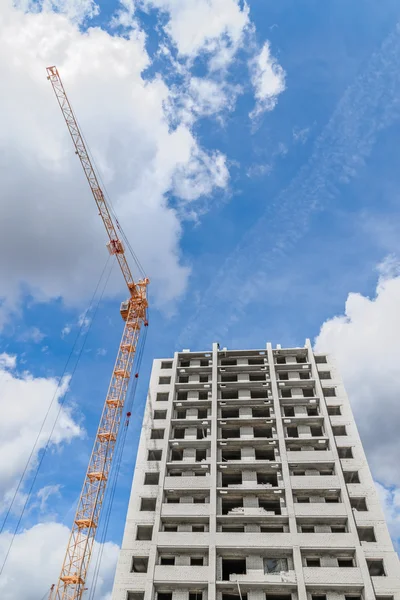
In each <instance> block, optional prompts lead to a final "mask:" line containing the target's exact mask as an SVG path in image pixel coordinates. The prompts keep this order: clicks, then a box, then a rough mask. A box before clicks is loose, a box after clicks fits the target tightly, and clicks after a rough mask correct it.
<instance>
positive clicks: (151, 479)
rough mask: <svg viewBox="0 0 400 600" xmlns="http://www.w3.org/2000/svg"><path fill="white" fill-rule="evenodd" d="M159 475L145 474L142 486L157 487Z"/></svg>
mask: <svg viewBox="0 0 400 600" xmlns="http://www.w3.org/2000/svg"><path fill="white" fill-rule="evenodd" d="M159 479H160V473H145V475H144V485H158V481H159Z"/></svg>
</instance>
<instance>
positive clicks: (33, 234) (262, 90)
mask: <svg viewBox="0 0 400 600" xmlns="http://www.w3.org/2000/svg"><path fill="white" fill-rule="evenodd" d="M2 5H4V6H3V8H4V14H5V15H6V17H5V19H4V22H3V24H2V25H1V26H0V27H1V28H2V29H3V32H2V33H3V36H2V38H3V41H2V42H1V45H2V48H1V49H2V55H3V56H5V57H12V60H11V61H10V60H8V59H5V60H4V61H3V64H2V65H0V74H1V76H2V80H3V82H5V89H6V90H7V93H6V94H5V95H4V97H3V98H2V99H1V100H0V108H1V115H2V119H3V127H2V134H1V135H0V144H1V150H2V152H1V155H2V161H1V162H0V169H1V171H2V179H3V182H4V188H3V193H4V197H3V203H4V218H3V219H2V223H1V224H0V230H1V235H0V240H2V241H0V251H1V256H2V257H3V258H2V260H1V261H0V274H1V276H2V281H3V286H2V291H0V297H1V302H0V323H1V326H2V330H1V338H0V339H1V346H0V372H1V373H0V399H1V398H2V406H3V412H4V414H5V415H6V416H5V419H4V422H3V427H4V431H5V434H7V435H5V436H3V439H4V437H5V442H4V446H3V448H2V452H3V453H4V456H5V458H6V461H5V463H7V465H8V467H9V468H5V469H4V472H3V473H2V472H1V469H0V490H1V491H2V505H0V509H1V507H2V508H3V509H4V511H6V510H7V507H8V506H9V503H10V497H12V494H13V490H14V489H15V486H16V483H17V482H18V480H19V477H20V475H21V473H22V470H23V468H24V465H25V464H26V460H27V458H28V456H29V453H30V450H31V448H32V444H33V441H34V440H35V437H36V435H37V432H38V431H39V428H40V424H41V421H42V419H43V415H44V414H45V411H46V409H47V406H48V404H49V402H50V399H51V397H52V395H53V393H54V392H55V390H56V388H57V382H58V378H60V377H61V376H62V374H63V372H64V369H65V367H66V362H67V360H68V357H69V355H70V353H71V350H73V352H72V356H71V359H70V362H69V363H67V367H66V374H67V376H71V374H73V376H72V378H71V379H70V380H69V383H68V385H67V384H65V386H66V388H67V387H68V391H67V393H66V395H65V396H62V397H61V396H60V397H57V398H56V400H55V404H54V406H53V409H52V412H51V414H50V417H49V419H48V421H47V422H46V425H45V428H44V434H43V437H42V438H41V440H40V443H39V447H38V448H39V450H38V451H36V450H35V452H34V456H33V459H32V461H31V463H30V468H29V469H28V472H27V475H26V478H25V479H24V483H23V485H22V488H21V489H20V493H19V495H18V497H17V501H16V503H15V505H14V507H13V510H12V512H11V515H10V518H9V520H8V521H7V525H6V530H8V532H12V531H14V528H15V525H16V523H17V520H18V518H19V515H20V513H21V507H22V505H23V504H24V502H25V496H24V494H26V493H27V492H28V490H29V488H30V485H31V482H32V477H33V474H34V472H35V465H36V464H37V461H38V460H40V458H41V457H42V455H43V447H44V445H45V440H46V439H47V437H48V435H49V433H50V430H51V427H52V424H53V423H54V421H55V418H56V413H57V409H58V406H59V402H60V401H63V402H64V404H63V407H62V409H61V413H60V414H61V417H60V419H59V420H58V421H57V423H56V427H55V432H54V435H53V438H52V443H51V445H50V448H49V450H48V452H47V453H46V455H45V456H44V459H43V463H42V465H41V468H40V470H39V473H38V477H37V480H36V482H35V484H34V487H33V491H32V494H31V496H30V499H29V504H28V510H26V511H25V512H24V514H23V517H22V521H21V524H20V528H19V536H17V542H16V543H15V544H14V547H13V548H12V552H11V554H10V558H9V560H8V563H7V569H8V571H6V575H7V579H6V580H4V579H3V584H2V583H1V581H0V590H1V591H2V597H4V598H5V599H6V600H17V598H19V597H20V596H19V595H18V594H22V593H23V594H25V597H26V598H28V594H29V593H32V594H33V595H32V600H33V598H36V597H37V596H38V595H39V597H40V594H43V593H44V592H45V590H46V585H47V583H46V578H45V577H39V576H38V577H37V579H35V582H34V586H33V587H32V590H27V589H25V588H24V587H21V588H20V589H18V586H17V587H15V586H16V579H15V573H16V571H15V569H16V565H17V564H18V560H21V556H22V554H21V553H22V550H21V548H23V547H28V541H29V540H31V542H32V543H34V540H35V535H37V536H40V537H41V538H43V539H44V540H47V541H46V543H44V546H43V548H44V549H43V555H44V554H45V553H47V554H48V552H49V551H51V553H52V555H54V564H53V565H51V567H49V570H50V571H51V573H53V572H54V575H52V576H53V578H54V577H56V575H57V569H58V564H59V563H60V560H61V558H60V557H61V555H62V551H63V547H64V545H65V535H66V533H67V527H69V526H70V523H71V520H72V516H73V506H74V502H76V499H77V495H78V494H79V491H80V486H81V482H82V477H83V473H84V470H85V466H86V464H87V461H88V457H89V453H90V449H91V441H92V439H93V435H94V432H95V430H96V427H97V423H98V419H99V415H100V410H101V406H102V403H103V399H104V395H105V392H106V389H107V384H108V381H109V376H110V373H111V370H112V365H113V362H114V358H115V354H116V350H117V347H118V343H119V338H120V335H121V332H122V321H121V319H120V317H119V303H120V301H121V300H122V299H124V296H125V291H124V287H123V283H122V278H121V277H120V274H119V272H118V269H117V268H116V267H115V266H114V267H113V266H112V262H108V263H106V260H107V252H106V249H105V247H104V243H105V235H104V233H103V232H102V229H101V223H99V221H98V217H97V215H96V210H95V206H94V204H93V201H92V198H91V197H90V193H89V190H88V188H87V184H86V181H85V180H84V178H83V175H82V174H81V172H80V166H79V164H77V161H76V160H75V157H74V154H73V150H72V147H71V142H70V140H69V139H68V136H67V132H66V130H65V125H64V123H63V121H62V117H61V114H60V113H59V111H58V108H57V106H56V100H55V98H54V97H53V95H52V90H51V87H50V86H49V84H48V83H47V82H46V77H45V71H44V69H45V67H46V66H48V65H49V64H50V63H51V64H53V63H57V66H58V67H59V69H60V73H61V75H62V76H63V79H64V83H65V86H66V88H67V90H68V92H69V93H70V97H71V100H72V103H73V105H74V107H75V109H76V112H77V114H78V118H79V121H80V124H81V126H82V128H83V130H84V133H85V135H86V138H87V140H88V143H89V145H90V148H91V151H92V152H93V155H94V157H95V160H96V164H97V165H98V167H99V170H100V172H101V175H102V177H103V179H104V181H105V184H106V187H107V190H108V192H109V195H110V197H111V199H112V201H113V204H114V206H115V208H116V211H117V213H118V215H119V218H120V221H121V224H122V225H123V227H124V229H125V231H126V233H127V234H128V236H129V239H130V242H131V244H132V246H133V247H134V248H135V251H136V252H137V254H138V255H139V257H140V259H141V262H142V263H143V265H144V267H145V269H146V272H147V274H148V275H149V277H150V278H151V280H152V285H151V288H150V297H151V301H152V306H151V311H150V327H149V331H148V337H147V344H146V349H145V354H144V358H143V363H142V367H141V373H140V380H139V387H138V391H137V394H136V398H135V405H134V410H133V416H134V419H132V423H131V425H130V431H129V433H128V438H127V443H126V447H125V452H124V456H123V463H122V467H121V473H120V476H119V480H118V487H117V493H116V497H115V501H114V510H113V513H112V516H111V519H110V524H109V528H108V534H107V541H108V542H109V544H108V546H107V548H106V551H105V555H106V556H107V557H108V558H109V560H108V561H106V562H108V563H109V566H108V570H107V569H106V568H105V567H104V570H103V576H102V577H103V581H101V582H100V583H99V590H98V592H99V594H100V595H101V596H100V597H101V599H102V600H103V599H106V598H107V597H108V596H107V594H108V593H109V590H110V585H111V581H112V575H113V572H112V571H113V565H114V564H115V558H116V556H117V550H118V549H117V545H118V544H119V543H120V540H121V536H122V530H123V523H124V518H125V511H126V506H127V502H128V496H129V489H130V483H131V477H132V472H133V467H134V460H135V453H136V445H137V441H138V434H139V431H140V424H141V417H142V411H143V406H144V401H145V394H146V388H147V382H148V378H149V373H150V369H151V361H152V359H153V358H154V357H162V356H172V354H173V352H174V351H176V350H179V349H182V348H183V347H188V348H191V349H206V348H209V347H210V345H211V343H212V341H215V340H216V341H219V342H220V343H221V344H223V345H224V346H228V347H259V346H263V345H264V344H265V342H266V341H267V340H268V341H272V342H273V343H281V344H282V345H296V346H298V345H302V344H303V343H304V339H305V338H306V337H309V338H312V339H313V340H314V339H316V344H317V347H318V348H319V349H322V350H327V351H333V352H334V353H335V355H336V356H337V359H338V361H339V364H340V366H341V369H342V372H343V376H344V379H345V384H346V386H347V388H348V391H349V394H350V396H351V399H352V401H353V407H354V410H355V413H356V416H357V418H358V419H359V420H358V422H359V427H360V432H361V435H362V438H363V440H364V442H365V446H366V449H367V453H368V456H369V458H370V461H371V464H372V466H373V472H374V476H375V479H376V481H377V482H378V485H379V490H380V493H381V495H382V500H383V502H384V505H385V509H386V513H387V517H388V520H389V524H390V527H391V533H392V536H393V539H394V540H395V542H396V540H397V542H398V540H399V539H400V487H399V486H400V474H399V472H398V469H397V465H396V461H395V460H394V459H389V460H387V461H386V465H385V467H382V460H381V459H382V457H384V456H395V455H396V452H397V451H398V444H399V442H398V441H397V429H396V427H397V425H398V424H397V422H396V418H395V406H396V399H397V384H396V368H397V356H398V350H397V339H398V337H399V336H398V334H399V332H400V321H399V318H398V317H397V309H396V306H397V305H398V300H399V299H400V298H399V297H400V278H399V268H398V259H397V257H398V255H399V252H400V249H399V248H398V246H399V242H398V239H400V238H399V235H398V233H399V231H398V229H399V227H398V225H397V222H398V216H399V214H398V213H399V207H398V189H399V184H400V171H399V169H398V152H397V145H398V144H397V142H398V137H399V135H398V134H399V130H400V104H399V101H398V98H399V97H400V75H399V71H398V60H399V55H400V29H399V25H398V23H399V19H400V8H399V6H398V2H396V1H394V0H393V1H392V0H386V1H385V3H384V4H383V5H382V3H381V4H378V3H376V2H373V1H372V0H368V1H366V0H363V1H361V0H352V2H351V3H349V2H348V1H344V0H334V1H332V2H325V3H321V2H318V1H316V0H298V1H297V2H296V3H295V5H294V4H293V2H288V1H285V0H283V1H281V2H279V3H276V2H272V1H270V0H262V1H261V0H248V2H247V3H244V2H240V1H239V0H212V1H210V2H206V0H197V1H196V0H185V5H183V4H182V3H180V2H178V1H177V0H141V1H140V2H139V1H138V2H134V1H133V0H129V1H127V2H124V3H121V4H119V3H114V2H100V3H99V4H94V2H92V1H91V0H81V1H79V2H78V1H77V0H68V1H66V0H65V1H63V2H62V1H59V0H53V1H48V2H40V3H39V2H32V3H17V4H16V5H13V4H11V3H10V2H9V1H8V0H3V1H2ZM183 6H184V8H183ZM105 265H106V266H105ZM103 269H105V275H104V276H103V278H102V279H101V283H100V289H102V288H103V285H104V293H103V295H102V297H101V299H100V292H98V293H97V294H96V295H95V301H94V306H95V307H97V306H98V308H97V309H96V310H94V309H93V308H92V309H91V310H89V312H87V313H86V311H87V309H88V306H89V305H90V299H91V297H92V295H93V293H94V290H95V287H96V285H97V283H98V282H99V277H100V274H101V273H102V271H103ZM94 312H95V313H96V314H95V315H94ZM335 315H339V317H337V318H335ZM85 318H86V319H87V323H86V322H83V321H84V319H85ZM82 323H83V325H82ZM377 324H379V326H377ZM81 325H82V327H81ZM80 327H81V329H80ZM74 343H75V344H76V345H75V346H74ZM374 348H376V349H378V350H377V352H380V354H379V356H378V357H377V355H376V353H374V352H375V351H374ZM2 353H3V354H2ZM78 355H79V361H78V360H77V359H78ZM372 363H373V364H375V363H376V364H377V365H380V364H382V365H384V368H385V369H386V372H387V378H386V382H385V384H384V385H382V380H381V379H382V378H381V372H380V371H379V369H378V368H377V367H376V368H375V369H374V368H371V364H372ZM74 365H76V369H75V367H74ZM367 400H368V402H367ZM10 406H11V408H10ZM366 406H367V408H366ZM382 407H384V408H385V414H386V415H387V416H388V419H387V420H385V419H382V418H380V416H381V408H382ZM377 417H379V419H378V420H377ZM374 422H378V427H379V430H378V432H381V433H383V435H384V436H385V439H386V440H387V441H386V442H385V444H384V445H382V447H381V448H377V447H376V442H375V441H374V440H375V439H376V434H377V430H376V429H372V426H371V423H374ZM389 422H390V423H389ZM391 423H393V425H391ZM46 436H47V437H46ZM16 440H17V441H18V447H17V441H16ZM0 447H1V444H0ZM383 462H385V461H383ZM9 541H10V534H9V533H7V531H6V533H3V534H2V536H0V550H1V551H2V552H3V553H4V551H5V549H6V548H7V547H8V544H9ZM107 553H108V554H107ZM37 560H38V565H33V567H37V566H39V567H40V564H41V563H40V560H41V558H40V556H39V557H38V559H37ZM57 561H58V562H57ZM13 569H14V570H13ZM36 571H37V569H36ZM48 583H49V584H50V583H51V581H48ZM18 585H21V586H23V583H21V582H19V583H18ZM2 586H3V587H2ZM100 588H101V589H100ZM35 594H36V595H35ZM28 600H30V596H29V599H28Z"/></svg>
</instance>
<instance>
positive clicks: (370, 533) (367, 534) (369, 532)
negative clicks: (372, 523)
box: [357, 527, 376, 542]
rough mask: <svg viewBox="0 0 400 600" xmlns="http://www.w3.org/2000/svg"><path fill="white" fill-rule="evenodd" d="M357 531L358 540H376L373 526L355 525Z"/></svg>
mask: <svg viewBox="0 0 400 600" xmlns="http://www.w3.org/2000/svg"><path fill="white" fill-rule="evenodd" d="M357 533H358V538H359V540H360V542H376V537H375V532H374V528H373V527H357Z"/></svg>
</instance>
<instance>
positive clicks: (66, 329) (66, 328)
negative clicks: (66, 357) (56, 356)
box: [61, 324, 71, 338]
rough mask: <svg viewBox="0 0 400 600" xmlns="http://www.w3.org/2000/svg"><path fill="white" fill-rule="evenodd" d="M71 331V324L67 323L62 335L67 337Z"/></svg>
mask: <svg viewBox="0 0 400 600" xmlns="http://www.w3.org/2000/svg"><path fill="white" fill-rule="evenodd" d="M70 333H71V325H68V324H67V325H65V326H64V327H63V328H62V330H61V337H62V338H65V337H66V336H67V335H69V334H70Z"/></svg>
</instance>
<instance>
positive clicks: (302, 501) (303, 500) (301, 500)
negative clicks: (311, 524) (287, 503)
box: [295, 496, 310, 504]
mask: <svg viewBox="0 0 400 600" xmlns="http://www.w3.org/2000/svg"><path fill="white" fill-rule="evenodd" d="M295 500H296V501H297V503H298V504H310V497H309V496H295Z"/></svg>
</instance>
